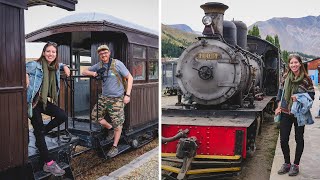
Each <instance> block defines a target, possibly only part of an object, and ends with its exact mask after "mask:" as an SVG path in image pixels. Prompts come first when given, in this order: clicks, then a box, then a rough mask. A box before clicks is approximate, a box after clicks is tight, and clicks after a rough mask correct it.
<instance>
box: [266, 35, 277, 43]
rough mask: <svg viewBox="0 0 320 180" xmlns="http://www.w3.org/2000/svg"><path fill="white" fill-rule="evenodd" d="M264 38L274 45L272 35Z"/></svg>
mask: <svg viewBox="0 0 320 180" xmlns="http://www.w3.org/2000/svg"><path fill="white" fill-rule="evenodd" d="M266 40H267V41H269V42H270V43H271V44H273V45H275V42H274V39H273V37H272V36H270V35H267V37H266Z"/></svg>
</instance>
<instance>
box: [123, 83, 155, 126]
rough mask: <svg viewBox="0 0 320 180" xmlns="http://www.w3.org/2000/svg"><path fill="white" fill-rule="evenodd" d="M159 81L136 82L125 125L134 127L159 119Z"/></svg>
mask: <svg viewBox="0 0 320 180" xmlns="http://www.w3.org/2000/svg"><path fill="white" fill-rule="evenodd" d="M158 86H159V83H158V82H154V83H146V84H134V85H133V87H132V92H131V100H130V103H129V104H128V105H127V107H126V108H127V109H128V110H127V112H126V113H128V115H127V116H126V121H125V127H127V128H129V129H128V130H130V129H134V128H136V127H142V125H145V124H148V123H150V122H153V121H158V115H159V100H158V95H159V92H158Z"/></svg>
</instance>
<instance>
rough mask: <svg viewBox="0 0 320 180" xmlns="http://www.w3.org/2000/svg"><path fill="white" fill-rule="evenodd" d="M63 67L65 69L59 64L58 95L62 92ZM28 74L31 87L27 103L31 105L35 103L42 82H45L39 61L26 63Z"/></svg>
mask: <svg viewBox="0 0 320 180" xmlns="http://www.w3.org/2000/svg"><path fill="white" fill-rule="evenodd" d="M63 67H64V64H62V63H59V69H58V70H57V71H56V82H57V94H58V95H59V90H60V70H61V69H63ZM26 72H27V74H28V75H29V86H28V89H27V103H28V104H31V103H32V101H33V98H34V97H35V95H36V94H37V92H38V91H39V89H40V87H41V84H42V80H43V70H42V65H41V64H40V63H39V62H37V61H30V62H28V63H26Z"/></svg>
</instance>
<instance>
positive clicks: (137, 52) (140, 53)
mask: <svg viewBox="0 0 320 180" xmlns="http://www.w3.org/2000/svg"><path fill="white" fill-rule="evenodd" d="M146 53H147V48H146V47H143V46H137V45H134V46H133V58H138V59H146Z"/></svg>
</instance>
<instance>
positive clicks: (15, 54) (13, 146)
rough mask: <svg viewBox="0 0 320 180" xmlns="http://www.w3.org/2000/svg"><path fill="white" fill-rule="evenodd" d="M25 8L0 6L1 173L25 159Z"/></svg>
mask: <svg viewBox="0 0 320 180" xmlns="http://www.w3.org/2000/svg"><path fill="white" fill-rule="evenodd" d="M24 41H25V39H24V9H21V8H19V7H14V6H9V5H6V4H2V3H0V127H1V131H0V137H1V138H0V139H1V141H0V171H2V170H5V169H8V168H10V167H15V166H19V165H22V164H24V163H26V162H27V159H28V148H27V147H28V120H27V112H26V110H27V103H26V89H25V88H26V87H25V82H26V80H25V77H26V75H25V74H26V70H25V44H24Z"/></svg>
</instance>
